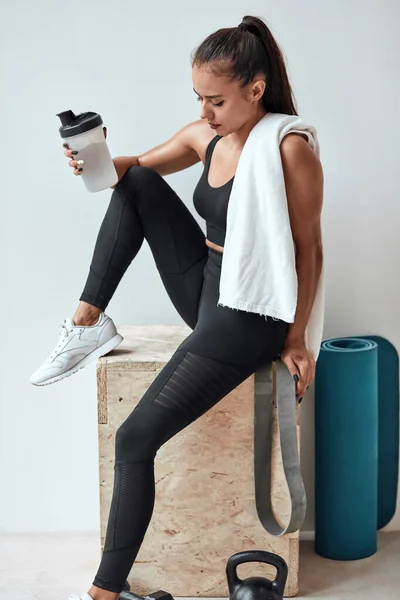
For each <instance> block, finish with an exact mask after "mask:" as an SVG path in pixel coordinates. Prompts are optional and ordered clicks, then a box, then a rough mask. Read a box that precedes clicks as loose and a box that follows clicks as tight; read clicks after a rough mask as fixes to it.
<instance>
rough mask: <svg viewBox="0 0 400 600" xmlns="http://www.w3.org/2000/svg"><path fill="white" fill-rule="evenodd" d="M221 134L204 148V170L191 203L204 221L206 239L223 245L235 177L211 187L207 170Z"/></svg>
mask: <svg viewBox="0 0 400 600" xmlns="http://www.w3.org/2000/svg"><path fill="white" fill-rule="evenodd" d="M221 137H222V135H216V136H215V138H213V139H212V140H211V142H210V143H209V145H208V147H207V150H206V160H205V164H204V170H203V173H202V176H201V177H200V180H199V182H198V184H197V186H196V188H195V190H194V192H193V205H194V207H195V209H196V211H197V212H198V213H199V215H200V216H201V217H203V219H205V221H206V226H207V239H208V240H210V242H213V243H214V244H217V245H218V246H222V247H223V246H224V243H225V233H226V215H227V212H228V202H229V196H230V193H231V190H232V184H233V180H234V179H235V177H232V179H230V180H229V181H227V182H226V183H224V185H221V186H220V187H217V188H215V187H212V186H211V185H210V184H209V183H208V172H209V170H210V162H211V156H212V153H213V150H214V148H215V144H216V143H217V142H218V141H219V140H220V139H221Z"/></svg>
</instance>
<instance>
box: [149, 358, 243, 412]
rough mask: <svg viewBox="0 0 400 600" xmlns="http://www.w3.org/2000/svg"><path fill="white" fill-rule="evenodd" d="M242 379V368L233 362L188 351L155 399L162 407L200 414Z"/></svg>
mask: <svg viewBox="0 0 400 600" xmlns="http://www.w3.org/2000/svg"><path fill="white" fill-rule="evenodd" d="M242 379H243V376H242V373H241V371H240V370H239V369H237V368H236V367H234V366H232V365H227V364H223V363H220V362H218V361H216V360H213V359H211V358H206V357H204V356H199V355H198V354H193V353H192V352H187V353H186V354H185V356H184V357H183V359H182V360H181V362H180V363H179V365H178V366H177V367H176V369H175V370H174V372H173V373H172V375H171V377H170V378H169V379H168V381H167V382H166V383H165V384H164V385H163V387H162V389H161V390H160V392H159V393H158V394H157V396H156V397H155V398H154V402H156V403H157V404H160V405H162V406H164V407H165V408H169V409H172V410H174V409H175V410H177V411H179V412H182V411H184V412H186V413H192V414H193V415H199V414H202V413H203V412H204V411H206V410H208V408H209V407H210V406H213V405H214V404H216V402H217V401H218V400H220V399H221V398H223V397H224V396H225V395H226V394H227V393H228V392H229V391H230V390H231V389H233V387H235V386H236V382H237V381H238V380H240V381H241V380H242Z"/></svg>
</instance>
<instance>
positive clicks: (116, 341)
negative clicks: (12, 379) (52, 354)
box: [33, 333, 124, 386]
mask: <svg viewBox="0 0 400 600" xmlns="http://www.w3.org/2000/svg"><path fill="white" fill-rule="evenodd" d="M123 339H124V338H123V337H122V335H120V334H119V333H116V334H115V335H114V337H112V338H111V339H110V340H108V342H106V343H105V344H103V345H102V346H99V347H98V348H96V350H93V352H91V353H90V354H88V355H87V356H85V358H82V360H80V361H79V362H78V363H76V365H74V366H73V367H71V368H70V369H69V370H68V371H65V372H64V373H61V374H60V375H56V377H52V378H51V379H46V380H45V381H41V382H40V383H34V384H33V385H37V386H40V385H50V384H51V383H56V381H60V380H61V379H64V378H65V377H69V376H70V375H73V374H74V373H76V372H77V371H79V370H80V369H83V368H84V367H86V365H88V364H90V363H92V362H93V361H95V360H97V359H98V358H100V357H101V356H104V355H105V354H108V353H109V352H111V350H114V348H116V347H117V346H119V345H120V343H121V342H122V340H123Z"/></svg>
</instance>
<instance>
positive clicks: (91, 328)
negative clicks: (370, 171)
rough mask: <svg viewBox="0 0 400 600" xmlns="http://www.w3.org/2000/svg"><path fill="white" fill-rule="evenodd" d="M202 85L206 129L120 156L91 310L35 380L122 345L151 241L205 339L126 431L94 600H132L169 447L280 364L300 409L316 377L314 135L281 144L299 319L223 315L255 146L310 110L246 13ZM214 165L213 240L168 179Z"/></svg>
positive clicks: (94, 268)
mask: <svg viewBox="0 0 400 600" xmlns="http://www.w3.org/2000/svg"><path fill="white" fill-rule="evenodd" d="M192 77H193V85H194V91H195V93H196V94H197V96H198V100H199V101H200V106H201V113H200V120H198V121H195V122H193V123H190V124H189V125H187V126H186V127H184V128H183V129H182V130H180V131H179V132H178V133H177V134H176V135H174V136H173V137H172V138H171V139H170V140H169V141H167V142H165V143H164V144H161V145H160V146H157V147H156V148H153V149H151V150H149V151H148V152H146V153H144V154H142V155H140V156H139V157H133V158H132V157H119V158H116V159H115V161H114V162H115V166H116V169H117V172H118V175H119V182H118V183H117V185H116V186H115V189H114V192H113V194H112V197H111V202H110V205H109V208H108V210H107V213H106V215H105V218H104V221H103V223H102V225H101V228H100V232H99V235H98V239H97V242H96V246H95V250H94V255H93V259H92V264H91V267H90V272H89V276H88V279H87V282H86V285H85V288H84V291H83V293H82V296H81V298H80V304H79V306H78V308H77V310H76V312H75V314H74V316H73V319H72V321H71V320H69V319H68V320H66V322H65V323H64V326H63V331H62V334H61V338H60V342H59V344H58V345H57V346H56V348H55V350H54V351H53V353H52V355H50V357H49V359H48V360H47V361H46V363H45V365H44V366H43V367H41V369H39V371H38V372H37V373H36V374H35V375H34V376H33V377H32V381H33V383H36V384H39V385H43V384H46V383H51V382H53V381H57V380H58V379H61V378H62V377H64V376H66V375H67V374H70V373H71V372H75V371H76V370H77V369H78V368H80V367H81V366H83V365H84V364H85V363H86V362H87V361H89V360H93V359H95V358H97V357H98V356H99V355H101V354H104V353H105V352H108V351H109V350H111V349H112V348H113V347H115V345H117V344H118V343H119V341H120V337H119V336H118V334H117V332H116V329H115V326H114V324H113V322H112V321H111V319H110V318H109V317H106V316H105V315H104V310H105V309H106V307H107V305H108V303H109V301H110V299H111V297H112V295H113V293H114V291H115V290H116V288H117V286H118V283H119V281H120V280H121V278H122V276H123V274H124V273H125V271H126V269H127V268H128V266H129V264H130V262H131V261H132V260H133V258H134V257H135V256H136V254H137V253H138V251H139V249H140V247H141V245H142V243H143V240H144V239H146V240H147V242H148V243H149V245H150V248H151V251H152V253H153V256H154V259H155V263H156V266H157V269H158V270H159V272H160V275H161V278H162V281H163V283H164V285H165V287H166V290H167V292H168V294H169V296H170V298H171V300H172V302H173V304H174V306H175V307H176V309H177V311H178V313H179V314H180V316H181V317H182V319H183V320H184V321H185V322H186V323H187V325H188V326H189V327H190V328H191V329H192V330H193V331H192V332H191V334H190V335H189V336H188V337H187V338H186V340H184V342H182V344H181V345H180V346H179V347H178V348H177V350H176V352H175V353H174V355H173V356H172V358H171V360H170V361H169V362H168V364H167V365H166V366H165V368H164V369H163V370H162V371H161V373H160V374H159V375H158V376H157V377H156V379H155V380H154V382H153V383H152V385H151V386H150V388H149V389H148V390H147V392H146V393H145V394H144V396H143V398H142V399H141V400H140V402H139V403H138V405H137V406H136V408H135V409H134V410H133V412H132V413H131V414H130V416H129V417H128V418H127V419H126V421H125V422H124V423H123V424H122V425H121V426H120V428H119V429H118V431H117V434H116V445H115V448H116V453H115V471H114V473H115V475H114V491H113V497H112V503H111V509H110V516H109V521H108V527H107V534H106V540H105V547H104V553H103V556H102V559H101V563H100V566H99V569H98V572H97V574H96V576H95V578H94V580H93V585H92V586H91V588H90V589H89V592H88V594H84V595H83V596H81V598H85V599H87V600H89V599H90V598H92V599H93V600H108V599H117V598H119V595H120V592H121V591H122V589H123V585H124V582H125V580H126V578H127V576H128V574H129V572H130V570H131V567H132V565H133V563H134V560H135V559H136V556H137V554H138V552H139V549H140V546H141V543H142V541H143V538H144V535H145V532H146V530H147V527H148V524H149V522H150V519H151V516H152V512H153V505H154V495H155V489H154V469H153V465H154V458H155V455H156V453H157V451H158V449H159V448H160V447H161V445H162V444H164V443H165V442H166V441H167V440H169V439H170V438H171V437H172V436H174V435H175V434H177V433H178V432H180V431H182V429H184V428H185V427H187V426H188V425H189V424H191V423H193V421H195V420H196V419H197V418H199V417H200V416H201V415H203V414H204V413H205V412H206V411H208V410H209V409H210V408H211V407H212V406H214V405H215V404H216V403H217V402H219V400H221V399H222V398H223V397H224V396H226V395H227V394H228V393H229V392H230V391H231V390H233V389H234V388H235V387H236V386H238V385H239V384H240V383H241V382H242V381H244V380H245V379H246V378H247V377H249V376H250V375H251V374H252V373H254V372H255V371H256V370H257V369H258V368H260V367H261V366H262V365H265V364H266V363H268V362H271V361H273V360H275V359H276V358H277V357H278V356H280V357H281V360H282V361H284V362H285V364H286V365H287V367H288V369H289V371H290V372H291V373H292V375H293V376H294V377H296V376H297V390H296V392H297V397H298V398H299V399H301V398H302V397H303V395H304V393H305V390H306V388H307V386H309V384H310V382H311V381H312V379H313V377H314V372H315V361H314V360H313V358H312V356H311V354H310V353H309V352H308V350H307V349H306V347H305V344H304V331H305V327H306V324H307V321H308V317H309V314H310V311H311V308H312V305H313V299H314V295H315V289H316V284H317V282H318V279H319V272H320V265H321V239H320V213H321V205H322V188H323V175H322V168H321V165H320V162H319V160H318V158H317V157H316V156H315V154H314V152H313V151H312V150H311V149H310V147H309V145H308V143H307V142H306V141H305V139H304V138H303V136H302V135H299V134H289V135H287V136H286V137H285V138H284V140H283V141H282V143H281V146H280V151H281V158H282V165H283V171H284V177H285V185H286V191H287V199H288V207H289V213H290V223H291V227H292V232H293V238H294V241H295V243H296V269H297V274H298V301H297V308H296V317H295V321H294V323H286V322H285V321H282V320H279V319H273V318H264V317H263V316H262V315H259V314H254V313H250V312H244V311H241V310H232V309H230V308H228V307H223V306H218V305H217V302H218V290H219V281H220V272H221V264H222V256H223V251H224V238H225V229H226V213H227V205H228V201H229V195H230V191H231V188H232V183H233V180H234V177H235V170H236V166H237V163H238V160H239V156H240V154H241V151H242V148H243V146H244V144H245V141H246V139H247V137H248V135H249V133H250V131H251V129H252V128H253V127H254V126H255V125H256V123H258V121H259V120H260V119H262V118H263V117H264V116H265V115H266V114H267V113H268V112H276V113H286V114H291V115H295V114H297V113H296V111H295V106H294V102H293V99H292V91H291V88H290V84H289V81H288V76H287V73H286V70H285V65H284V60H283V58H282V54H281V51H280V49H279V47H278V45H277V43H276V42H275V40H274V38H273V37H272V35H271V33H270V31H269V29H268V27H267V26H266V25H265V23H264V22H263V21H262V20H260V19H258V18H256V17H250V16H246V17H245V18H244V19H243V22H242V23H241V24H240V25H239V27H234V28H229V29H221V30H219V31H217V32H216V33H213V34H212V35H210V36H209V37H208V38H206V40H205V41H204V42H203V43H202V44H201V45H200V46H199V47H198V48H197V49H196V51H195V54H194V56H193V58H192ZM215 133H217V135H215ZM65 155H66V156H68V157H69V158H70V159H71V160H70V162H69V164H70V166H71V167H72V168H73V169H74V174H75V175H79V174H81V173H82V169H84V165H83V167H82V166H81V165H80V164H79V162H78V161H79V155H78V156H77V155H76V153H75V152H71V151H70V150H69V149H67V150H66V151H65ZM200 160H201V161H202V162H203V163H204V165H205V166H204V172H203V174H202V176H201V178H200V181H199V183H198V185H197V187H196V190H195V192H194V205H195V208H196V210H197V211H198V212H199V214H200V215H201V216H202V217H204V219H205V220H206V224H207V236H204V234H203V232H202V230H201V228H200V227H199V225H198V224H197V222H196V220H195V219H194V218H193V216H192V215H191V213H190V212H189V210H188V209H187V208H186V206H185V205H184V204H183V202H182V201H181V200H180V199H179V198H178V196H177V195H176V193H175V192H174V191H173V190H172V189H171V187H170V186H169V185H168V184H167V183H166V181H165V180H164V179H163V177H162V176H163V175H167V174H169V173H174V172H177V171H181V170H183V169H186V168H188V167H190V166H192V165H194V164H196V163H198V162H199V161H200ZM249 235H251V232H249ZM138 293H139V291H138ZM82 355H84V357H83V359H82ZM71 598H75V599H78V598H79V597H78V596H72V597H71Z"/></svg>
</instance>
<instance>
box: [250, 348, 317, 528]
mask: <svg viewBox="0 0 400 600" xmlns="http://www.w3.org/2000/svg"><path fill="white" fill-rule="evenodd" d="M274 365H275V368H274ZM274 376H275V377H276V379H275V386H274ZM274 387H275V397H276V403H277V408H278V424H279V434H280V444H281V453H282V462H283V469H284V472H285V478H286V482H287V485H288V488H289V495H290V500H291V514H290V519H289V524H288V525H287V526H286V527H285V528H283V527H282V526H281V525H280V524H279V523H278V521H277V520H276V518H275V515H274V513H273V509H272V498H271V457H272V426H273V405H274ZM296 421H297V419H296V384H295V381H294V379H293V377H292V375H291V374H290V373H289V370H288V368H287V367H286V365H285V364H284V363H283V362H282V361H281V360H277V361H276V362H275V363H270V364H268V365H266V366H265V367H263V368H262V369H259V370H258V371H256V372H255V374H254V483H255V502H256V509H257V514H258V518H259V519H260V521H261V524H262V525H263V527H264V529H265V530H266V531H268V533H270V534H271V535H275V536H281V535H284V534H285V533H294V532H295V531H297V530H298V529H300V527H301V525H302V524H303V521H304V517H305V514H306V508H307V498H306V492H305V489H304V483H303V478H302V475H301V469H300V460H299V452H298V441H297V426H296Z"/></svg>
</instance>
